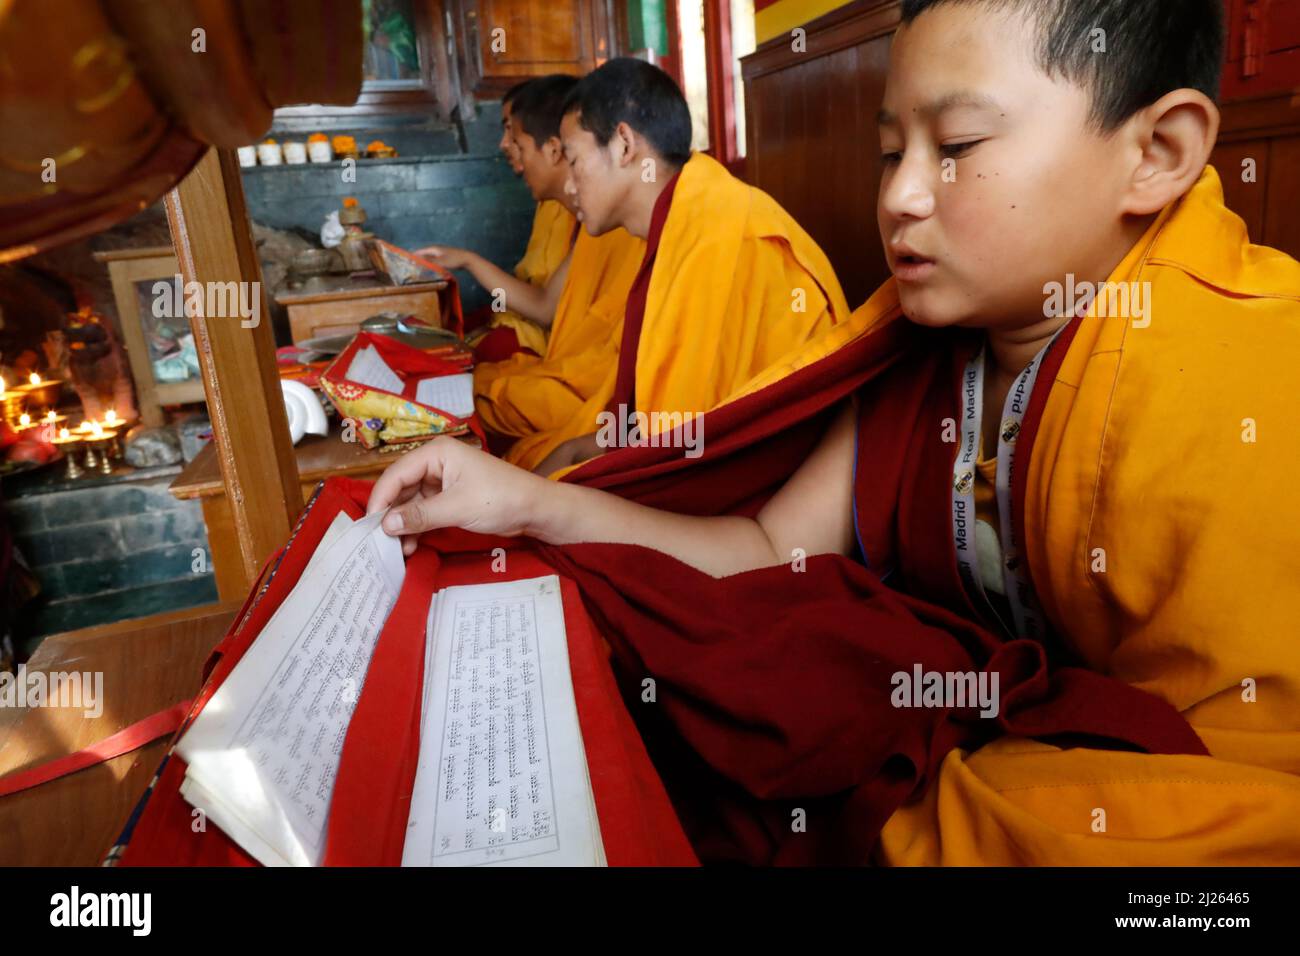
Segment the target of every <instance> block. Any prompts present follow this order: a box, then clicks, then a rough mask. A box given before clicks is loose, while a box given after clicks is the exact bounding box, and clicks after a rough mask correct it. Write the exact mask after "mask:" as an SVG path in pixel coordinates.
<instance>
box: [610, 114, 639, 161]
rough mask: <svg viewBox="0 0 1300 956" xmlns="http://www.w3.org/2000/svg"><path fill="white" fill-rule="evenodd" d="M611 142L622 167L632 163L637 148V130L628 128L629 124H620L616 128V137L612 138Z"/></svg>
mask: <svg viewBox="0 0 1300 956" xmlns="http://www.w3.org/2000/svg"><path fill="white" fill-rule="evenodd" d="M609 141H610V144H611V145H612V146H614V148H615V150H616V152H615V154H614V156H615V158H616V159H617V160H618V164H619V165H620V166H626V165H628V164H629V163H631V162H632V160H633V158H634V155H635V153H636V146H637V134H636V130H634V129H633V128H632V127H630V126H628V125H627V123H619V124H618V126H616V127H614V135H613V136H611V137H610V140H609Z"/></svg>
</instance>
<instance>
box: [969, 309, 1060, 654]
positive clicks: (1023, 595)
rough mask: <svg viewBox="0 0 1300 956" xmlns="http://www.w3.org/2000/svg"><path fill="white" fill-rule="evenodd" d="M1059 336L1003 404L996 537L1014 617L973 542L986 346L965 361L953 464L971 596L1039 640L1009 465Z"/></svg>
mask: <svg viewBox="0 0 1300 956" xmlns="http://www.w3.org/2000/svg"><path fill="white" fill-rule="evenodd" d="M1058 335H1059V333H1058ZM1055 341H1056V336H1053V337H1052V341H1051V342H1048V343H1047V344H1046V345H1045V346H1043V350H1042V351H1041V352H1039V353H1038V354H1037V355H1035V356H1034V360H1033V361H1032V362H1030V363H1029V364H1028V365H1027V366H1025V370H1024V371H1023V372H1021V373H1020V375H1018V376H1017V377H1016V380H1015V383H1014V384H1013V385H1012V386H1011V389H1010V391H1008V392H1007V398H1006V402H1005V403H1004V404H1003V406H1002V423H1001V427H1000V428H999V429H998V472H997V483H996V490H997V501H998V524H999V526H1000V527H999V534H998V537H999V539H1000V543H1001V546H1002V581H1003V587H1004V589H1005V590H1006V596H1007V603H1008V604H1009V605H1010V606H1011V615H1012V618H1013V619H1014V620H1012V621H1010V622H1008V621H1002V618H1001V615H999V614H998V613H997V611H996V610H995V609H994V607H993V605H992V604H991V603H990V602H989V599H988V596H987V595H986V594H985V593H984V583H983V581H982V580H981V579H980V571H979V553H978V549H977V547H976V544H975V461H976V459H977V457H978V455H979V447H980V431H981V422H982V419H983V412H984V363H985V355H986V354H987V352H988V347H987V346H985V347H984V348H982V349H980V352H979V354H978V355H976V356H975V358H973V359H972V360H971V361H970V363H969V364H968V365H967V366H966V371H965V372H963V373H962V380H961V387H962V402H963V406H964V412H963V415H962V429H963V431H962V444H961V448H960V449H959V450H958V452H957V460H956V461H955V462H954V463H953V469H952V527H953V540H954V542H955V543H956V546H957V568H958V570H959V571H960V572H961V576H962V580H963V581H964V582H965V583H966V586H967V589H968V590H969V592H970V594H971V596H972V598H975V599H977V600H981V601H983V602H984V605H985V607H986V608H987V610H988V612H989V614H990V615H992V617H993V619H994V620H998V621H1002V625H1003V627H1004V628H1006V630H1007V632H1008V633H1009V634H1012V635H1014V636H1017V637H1030V638H1039V639H1041V638H1042V637H1043V634H1044V630H1045V626H1044V620H1043V612H1042V609H1041V608H1040V607H1039V606H1038V599H1037V598H1036V597H1035V596H1034V589H1033V584H1032V583H1031V582H1030V580H1029V568H1028V566H1027V564H1026V562H1025V561H1024V560H1022V558H1021V554H1020V541H1019V538H1018V537H1017V529H1016V526H1015V514H1014V511H1013V509H1012V497H1011V466H1012V465H1013V464H1014V463H1015V456H1016V439H1017V438H1019V436H1020V426H1021V424H1022V423H1023V422H1024V420H1025V411H1026V409H1028V407H1029V396H1030V395H1031V394H1033V391H1034V382H1035V381H1036V380H1037V379H1038V370H1039V369H1040V368H1042V365H1043V356H1045V355H1046V354H1047V350H1048V349H1050V348H1051V347H1052V343H1053V342H1055Z"/></svg>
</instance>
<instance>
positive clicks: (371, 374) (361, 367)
mask: <svg viewBox="0 0 1300 956" xmlns="http://www.w3.org/2000/svg"><path fill="white" fill-rule="evenodd" d="M345 377H346V378H347V380H348V381H349V382H356V383H357V384H358V385H365V386H367V387H369V388H381V389H383V390H384V391H385V392H392V393H393V394H395V395H401V394H402V380H401V379H400V378H399V377H398V375H397V373H396V372H394V371H393V370H392V369H391V368H389V367H388V363H387V362H385V361H384V360H383V358H382V357H381V356H380V354H379V350H378V349H376V348H375V347H374V346H373V345H367V346H366V347H365V348H363V349H357V352H356V354H355V355H353V356H352V364H351V365H349V366H348V371H347V374H346V376H345Z"/></svg>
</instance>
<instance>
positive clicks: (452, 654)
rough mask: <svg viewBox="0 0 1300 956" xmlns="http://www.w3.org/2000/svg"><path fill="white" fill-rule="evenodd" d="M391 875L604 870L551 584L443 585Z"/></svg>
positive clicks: (556, 587) (556, 589)
mask: <svg viewBox="0 0 1300 956" xmlns="http://www.w3.org/2000/svg"><path fill="white" fill-rule="evenodd" d="M426 654H427V657H426V667H425V693H424V709H423V714H422V719H421V731H420V757H419V765H418V769H417V771H416V778H415V787H414V791H413V793H412V797H411V813H410V818H409V820H408V823H407V835H406V842H405V847H404V852H403V854H402V865H403V866H477V865H485V864H506V865H525V866H597V865H603V864H604V850H603V845H602V843H601V839H600V827H599V823H598V821H597V818H596V809H595V804H594V802H593V800H592V795H591V784H590V781H589V779H588V776H587V761H586V751H585V749H584V747H583V743H582V733H581V730H580V728H579V725H578V711H577V706H576V704H575V702H574V696H573V682H572V678H571V676H570V673H569V654H568V642H567V637H566V634H565V629H564V607H563V604H562V602H561V598H560V581H559V578H557V577H555V576H554V575H551V576H549V577H542V578H531V579H528V580H524V581H512V582H503V583H500V584H479V585H470V586H464V587H452V588H446V589H444V590H442V591H440V592H439V593H438V594H437V595H436V596H435V598H434V601H433V605H432V606H431V608H430V613H429V626H428V634H427V644H426Z"/></svg>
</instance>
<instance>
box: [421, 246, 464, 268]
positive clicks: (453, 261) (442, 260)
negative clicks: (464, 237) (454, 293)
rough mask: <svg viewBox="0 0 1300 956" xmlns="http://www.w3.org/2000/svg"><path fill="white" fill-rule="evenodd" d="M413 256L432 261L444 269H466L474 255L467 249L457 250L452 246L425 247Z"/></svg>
mask: <svg viewBox="0 0 1300 956" xmlns="http://www.w3.org/2000/svg"><path fill="white" fill-rule="evenodd" d="M415 254H416V255H417V256H420V257H422V258H424V259H432V260H433V261H434V262H436V263H438V265H440V266H442V267H443V268H444V269H468V268H469V264H470V262H471V261H472V260H473V259H474V257H475V253H473V252H470V251H469V250H468V249H457V248H455V247H453V246H425V247H424V248H423V249H416V250H415Z"/></svg>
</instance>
